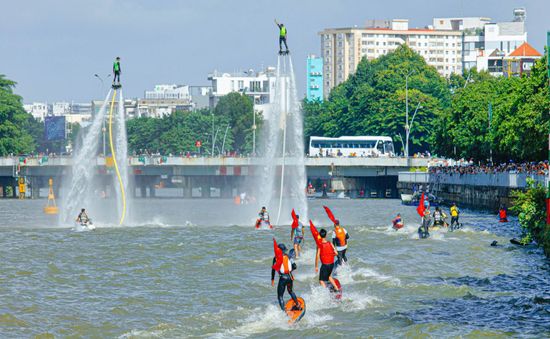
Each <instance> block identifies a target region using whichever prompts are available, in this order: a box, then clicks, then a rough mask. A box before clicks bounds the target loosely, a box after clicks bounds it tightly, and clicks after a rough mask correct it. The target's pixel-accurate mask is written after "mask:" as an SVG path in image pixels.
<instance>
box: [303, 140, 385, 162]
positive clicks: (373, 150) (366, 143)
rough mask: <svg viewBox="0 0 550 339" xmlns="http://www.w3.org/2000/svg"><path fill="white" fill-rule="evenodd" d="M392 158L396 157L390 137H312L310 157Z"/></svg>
mask: <svg viewBox="0 0 550 339" xmlns="http://www.w3.org/2000/svg"><path fill="white" fill-rule="evenodd" d="M327 155H328V156H331V157H337V156H341V157H391V156H394V155H395V152H394V148H393V141H392V139H391V138H390V137H379V136H358V137H345V136H344V137H339V138H325V137H314V136H312V137H310V139H309V156H310V157H319V156H321V157H325V156H327Z"/></svg>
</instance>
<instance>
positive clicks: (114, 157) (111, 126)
mask: <svg viewBox="0 0 550 339" xmlns="http://www.w3.org/2000/svg"><path fill="white" fill-rule="evenodd" d="M116 92H117V90H116V89H115V91H114V93H113V98H112V99H111V108H110V110H109V144H110V147H111V156H112V157H113V164H114V166H115V172H116V176H117V178H118V183H119V185H120V195H121V198H122V214H121V215H120V221H119V223H118V225H119V226H120V225H122V223H123V222H124V217H125V216H126V193H125V192H124V184H123V183H122V177H121V176H120V171H119V170H118V164H117V161H116V154H115V144H114V143H113V107H114V106H115V98H116ZM119 114H122V112H119Z"/></svg>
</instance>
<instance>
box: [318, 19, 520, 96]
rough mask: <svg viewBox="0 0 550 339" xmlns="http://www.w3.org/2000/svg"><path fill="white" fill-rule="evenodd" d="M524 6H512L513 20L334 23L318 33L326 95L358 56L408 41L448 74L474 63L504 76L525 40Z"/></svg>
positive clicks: (373, 54) (385, 50) (351, 70)
mask: <svg viewBox="0 0 550 339" xmlns="http://www.w3.org/2000/svg"><path fill="white" fill-rule="evenodd" d="M525 18H526V11H525V8H515V9H514V17H513V20H512V21H511V22H492V21H491V18H487V17H464V18H460V17H458V18H457V17H455V18H434V19H433V24H432V25H430V26H428V27H426V28H421V29H417V28H409V27H408V20H401V19H394V20H391V21H388V20H370V21H368V22H367V25H366V28H358V27H353V28H336V29H325V30H324V31H322V32H320V33H319V34H320V36H321V52H322V58H323V61H324V70H323V82H324V96H325V97H326V96H327V95H328V94H329V92H330V90H331V89H332V88H333V87H334V86H336V85H338V84H340V83H342V82H343V81H345V80H346V79H347V78H348V77H349V75H350V74H352V73H354V72H355V69H356V68H357V64H358V63H359V61H360V60H361V58H363V57H366V58H368V59H374V58H377V57H379V56H381V55H384V54H387V53H389V52H391V51H393V50H394V49H395V48H397V46H399V45H401V44H406V45H408V46H409V47H410V48H411V49H413V50H414V51H415V52H417V53H418V54H420V55H421V56H423V57H424V59H425V60H426V63H427V64H428V65H431V66H434V67H435V68H436V69H437V71H438V72H439V74H441V75H443V76H446V77H448V76H450V75H451V74H452V73H462V72H464V71H468V70H469V69H471V68H473V67H477V69H478V70H487V71H489V72H490V73H491V74H493V75H503V74H504V71H503V67H504V63H505V61H504V60H505V59H506V58H507V56H509V55H510V54H511V53H512V52H514V51H515V50H517V49H518V48H519V47H520V46H521V45H522V44H523V43H525V42H527V32H526V30H525Z"/></svg>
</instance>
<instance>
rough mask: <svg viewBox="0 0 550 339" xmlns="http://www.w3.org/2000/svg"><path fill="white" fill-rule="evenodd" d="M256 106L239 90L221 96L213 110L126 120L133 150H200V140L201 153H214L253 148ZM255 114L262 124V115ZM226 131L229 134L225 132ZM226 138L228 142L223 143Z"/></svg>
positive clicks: (162, 152)
mask: <svg viewBox="0 0 550 339" xmlns="http://www.w3.org/2000/svg"><path fill="white" fill-rule="evenodd" d="M253 112H254V111H253V105H252V103H251V101H250V99H249V98H248V97H246V96H244V95H241V94H238V93H231V94H229V95H227V96H225V97H222V98H221V99H220V101H219V103H218V105H217V106H216V109H215V110H214V111H210V110H208V109H203V110H196V111H191V112H187V111H185V112H176V113H174V114H171V115H168V116H165V117H162V118H147V117H143V118H136V119H132V120H129V121H128V122H127V134H128V147H129V150H130V152H136V153H140V152H143V151H145V150H148V151H149V152H160V153H161V154H169V153H172V154H179V153H180V152H197V151H198V149H197V147H195V142H196V141H199V140H200V141H201V143H202V147H201V153H203V154H211V153H212V143H213V142H214V141H215V147H214V154H219V153H221V151H222V148H223V150H224V151H233V150H238V151H240V152H250V150H251V149H252V138H251V135H252V122H253V116H252V114H253ZM255 114H256V124H257V125H258V126H261V123H262V116H261V114H259V113H255ZM226 131H227V134H226ZM224 137H225V143H224Z"/></svg>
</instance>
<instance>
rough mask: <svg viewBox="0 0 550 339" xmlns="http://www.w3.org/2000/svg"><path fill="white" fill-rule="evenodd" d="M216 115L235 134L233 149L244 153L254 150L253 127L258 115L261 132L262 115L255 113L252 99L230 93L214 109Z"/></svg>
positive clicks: (257, 122) (257, 120)
mask: <svg viewBox="0 0 550 339" xmlns="http://www.w3.org/2000/svg"><path fill="white" fill-rule="evenodd" d="M213 113H214V115H215V116H216V117H218V118H223V119H226V120H227V121H228V122H229V123H230V125H231V130H232V133H233V139H234V141H233V145H232V146H233V148H234V149H235V150H237V151H240V152H242V153H248V152H250V151H251V150H252V138H251V136H252V126H253V122H254V115H256V125H257V129H256V131H259V130H261V128H260V127H261V125H262V121H263V119H262V115H261V113H259V112H255V111H254V104H253V102H252V99H251V98H250V97H248V96H247V95H245V94H240V93H237V92H232V93H229V94H227V95H225V96H223V97H222V98H220V101H219V102H218V104H217V105H216V108H215V109H214V112H213Z"/></svg>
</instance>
